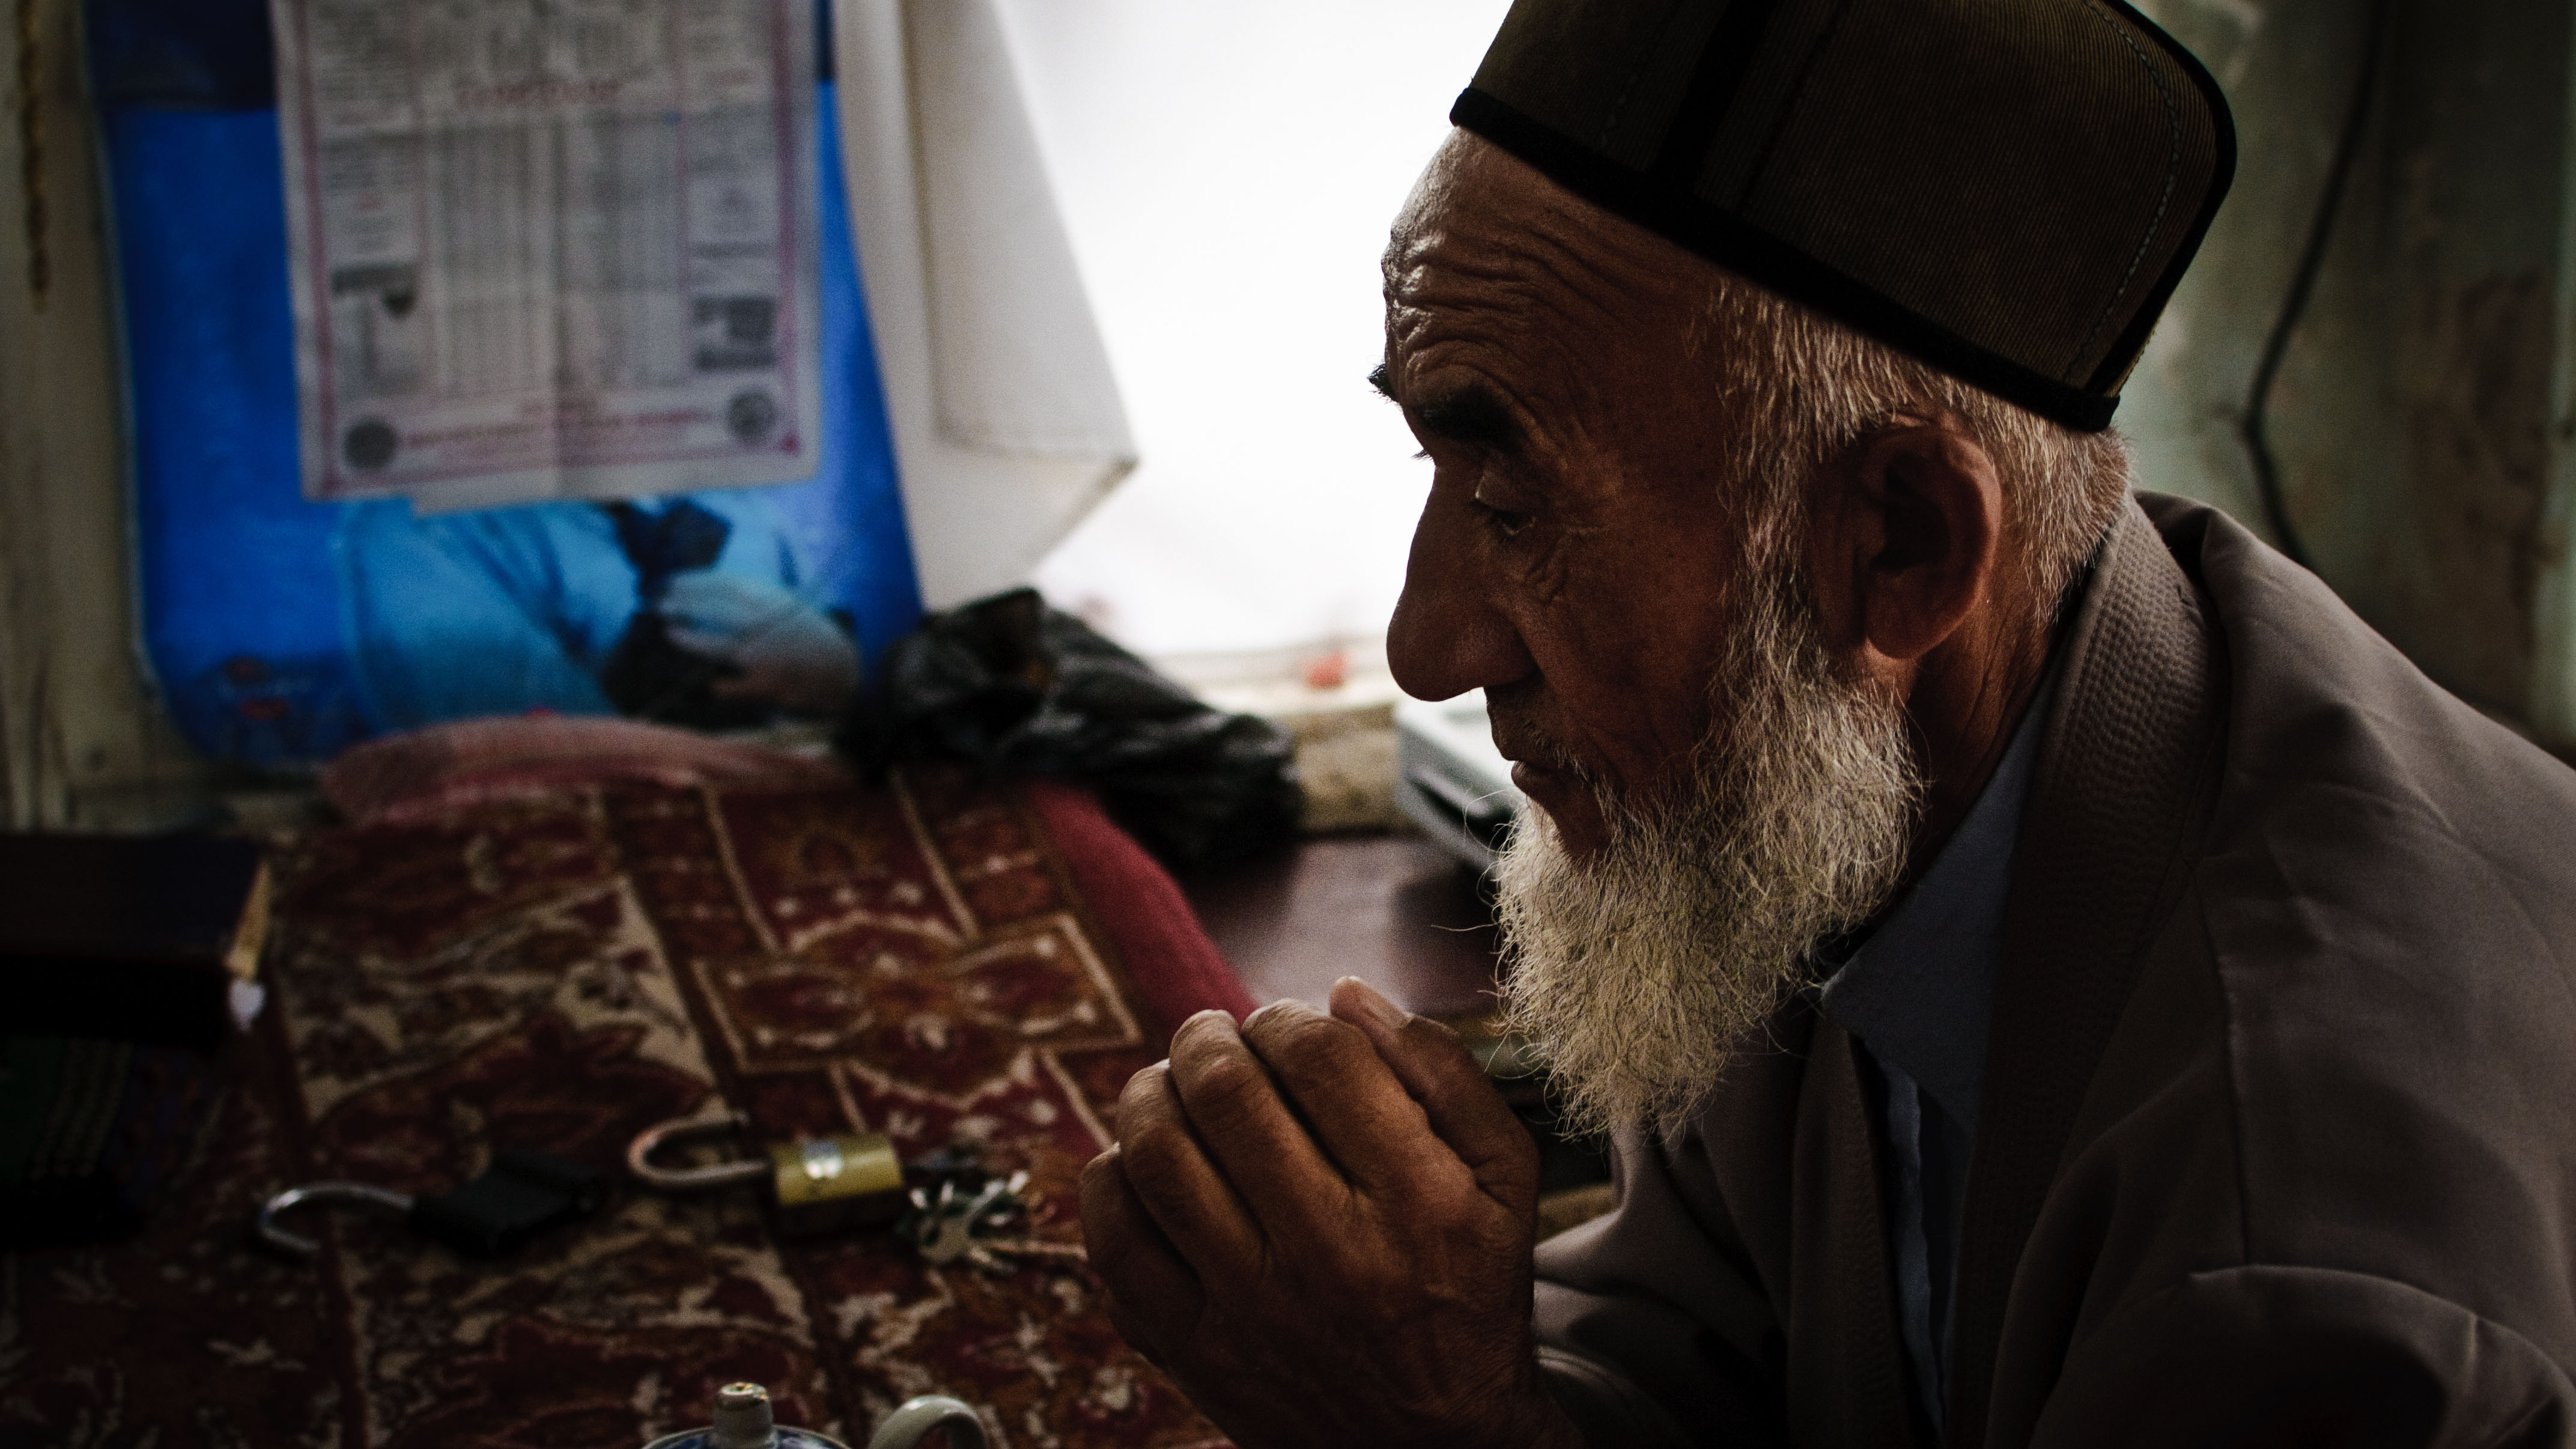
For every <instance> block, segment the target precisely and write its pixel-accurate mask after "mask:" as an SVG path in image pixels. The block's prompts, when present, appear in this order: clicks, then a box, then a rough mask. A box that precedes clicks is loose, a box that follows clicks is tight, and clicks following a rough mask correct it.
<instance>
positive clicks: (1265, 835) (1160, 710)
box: [842, 589, 1305, 865]
mask: <svg viewBox="0 0 2576 1449" xmlns="http://www.w3.org/2000/svg"><path fill="white" fill-rule="evenodd" d="M881 672H882V682H881V684H880V686H879V688H878V689H877V691H876V693H875V694H874V695H873V696H872V697H871V698H870V699H869V700H868V702H867V703H866V704H864V705H863V706H862V707H861V708H860V710H859V711H858V713H857V714H856V715H855V716H854V717H853V719H852V721H851V723H850V726H849V727H848V729H847V730H845V731H844V733H843V736H842V742H843V745H844V748H845V751H846V753H848V754H849V755H850V756H851V757H852V759H853V761H854V762H855V763H857V764H858V765H859V766H860V767H861V768H863V769H882V768H884V767H885V766H887V765H892V764H904V763H917V762H923V761H932V760H964V761H969V762H972V763H974V764H975V765H978V766H980V767H982V768H983V769H984V770H985V771H986V772H987V773H990V774H1000V775H1007V776H1013V777H1026V776H1052V777H1055V778H1059V779H1066V780H1073V781H1077V782H1079V783H1081V784H1084V785H1087V786H1089V787H1090V788H1091V789H1092V790H1093V791H1094V792H1096V793H1097V794H1098V795H1099V797H1100V801H1101V803H1102V804H1103V805H1104V806H1106V807H1107V808H1108V810H1109V814H1110V816H1111V817H1112V818H1114V819H1115V820H1116V821H1117V822H1118V823H1119V825H1120V826H1122V827H1124V828H1125V829H1126V830H1127V831H1128V833H1130V834H1132V835H1134V836H1135V837H1136V839H1137V840H1138V841H1139V842H1140V843H1142V844H1143V845H1144V846H1145V848H1146V849H1148V850H1151V851H1152V852H1153V853H1154V854H1155V855H1157V856H1159V857H1161V858H1162V859H1163V860H1164V861H1165V862H1166V863H1167V864H1172V865H1197V864H1203V863H1206V862H1209V861H1215V860H1227V859H1232V858H1234V857H1237V856H1242V855H1249V854H1251V853H1253V852H1255V851H1257V850H1260V849H1262V848H1263V847H1265V846H1268V845H1272V844H1275V843H1277V842H1278V841H1281V840H1284V839H1286V838H1287V837H1288V836H1290V835H1293V834H1294V833H1295V832H1296V829H1297V822H1298V818H1299V816H1300V815H1301V814H1302V813H1303V810H1304V806H1305V797H1304V795H1303V793H1302V792H1301V791H1300V789H1299V788H1298V784H1297V776H1296V770H1295V766H1294V755H1295V748H1294V745H1293V743H1292V742H1291V740H1290V739H1289V737H1288V732H1287V731H1286V730H1283V729H1281V728H1280V727H1279V726H1277V725H1275V724H1273V723H1271V722H1270V721H1268V720H1265V719H1261V718H1258V717H1256V716H1253V715H1246V714H1227V713H1224V712H1223V711H1221V710H1217V709H1213V708H1211V707H1209V706H1208V705H1207V704H1205V703H1203V702H1202V701H1200V700H1199V699H1198V698H1197V697H1196V696H1195V695H1192V694H1191V693H1190V692H1189V691H1188V690H1186V689H1184V688H1182V687H1181V686H1180V685H1178V684H1175V683H1173V682H1172V681H1171V680H1169V679H1166V678H1164V677H1163V676H1162V675H1160V674H1157V673H1155V672H1154V670H1153V667H1152V666H1150V665H1148V664H1147V663H1145V661H1143V660H1141V659H1139V658H1137V657H1136V656H1135V655H1133V654H1130V653H1128V652H1127V651H1126V650H1124V649H1121V648H1119V647H1118V646H1117V645H1115V644H1112V643H1110V642H1109V641H1108V640H1107V639H1104V638H1102V637H1101V636H1100V635H1099V634H1097V633H1095V632H1093V631H1092V629H1091V627H1090V626H1089V625H1086V624H1084V623H1083V622H1082V621H1081V620H1080V619H1077V618H1075V617H1074V616H1072V615H1071V614H1068V613H1065V612H1064V611H1063V610H1061V609H1053V608H1049V607H1047V604H1046V602H1045V601H1044V600H1043V599H1041V598H1039V596H1038V594H1037V591H1036V590H1034V589H1014V590H1012V591H1011V592H1009V593H1006V594H996V595H994V596H993V597H991V598H989V599H983V600H979V601H977V602H975V603H972V604H967V605H964V606H962V607H959V608H956V609H951V610H949V611H948V612H947V613H944V614H937V615H933V616H932V617H931V618H930V619H929V620H927V621H925V622H924V623H923V624H922V626H921V627H920V629H918V630H916V631H915V632H913V633H912V634H910V635H907V636H906V637H904V638H903V639H900V640H898V641H896V643H895V644H894V645H893V647H891V648H889V649H888V650H887V651H886V656H885V663H884V665H883V668H882V671H881Z"/></svg>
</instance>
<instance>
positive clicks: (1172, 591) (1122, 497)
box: [1001, 0, 1509, 655]
mask: <svg viewBox="0 0 2576 1449" xmlns="http://www.w3.org/2000/svg"><path fill="white" fill-rule="evenodd" d="M1507 8H1509V7H1508V4H1507V3H1506V0H1297V3H1293V4H1291V3H1284V0H1259V3H1245V0H1002V4H1001V12H1002V19H1003V26H1004V30H1005V32H1006V33H1007V35H1008V37H1009V41H1010V44H1011V48H1012V52H1013V57H1014V60H1015V61H1016V63H1017V66H1018V68H1019V71H1020V75H1021V78H1022V80H1023V82H1024V84H1025V86H1026V88H1027V96H1028V101H1029V108H1030V112H1031V114H1032V116H1033V118H1034V120H1035V122H1036V126H1037V132H1038V140H1039V145H1040V148H1041V150H1042V151H1043V152H1044V154H1045V157H1046V161H1047V167H1048V170H1049V172H1050V174H1051V176H1052V179H1053V181H1054V183H1055V187H1056V200H1057V203H1058V205H1059V207H1060V208H1061V210H1062V212H1063V215H1064V220H1065V224H1066V227H1067V229H1068V230H1069V231H1070V232H1071V234H1072V238H1073V248H1074V254H1075V257H1076V260H1077V262H1078V263H1079V265H1080V267H1081V270H1082V274H1083V278H1084V280H1085V282H1086V283H1087V284H1088V286H1089V288H1090V290H1091V300H1092V304H1093V306H1094V307H1095V308H1096V309H1097V313H1098V316H1099V319H1100V326H1101V330H1102V333H1103V334H1104V336H1105V338H1106V340H1107V343H1108V348H1109V357H1110V362H1111V365H1112V367H1113V368H1114V369H1115V371H1116V373H1117V376H1118V381H1119V386H1120V388H1121V390H1122V392H1123V393H1124V395H1125V401H1126V405H1127V411H1128V417H1129V420H1130V422H1131V424H1132V425H1133V427H1134V430H1135V434H1136V442H1137V445H1138V449H1139V452H1140V453H1141V455H1142V457H1143V463H1142V465H1141V466H1140V467H1138V469H1137V470H1136V472H1135V474H1134V475H1133V476H1132V477H1130V478H1129V480H1128V481H1127V483H1126V485H1125V486H1124V487H1122V488H1121V489H1120V490H1119V491H1118V492H1117V493H1116V494H1114V495H1112V496H1111V497H1110V499H1109V500H1108V501H1107V502H1106V503H1104V504H1102V505H1101V507H1100V509H1099V510H1098V512H1096V513H1094V514H1093V515H1092V516H1091V518H1090V519H1088V520H1087V521H1086V522H1085V523H1084V524H1083V526H1082V527H1081V528H1080V529H1079V530H1078V531H1076V532H1075V533H1074V534H1073V535H1072V537H1071V538H1069V539H1068V540H1067V541H1066V542H1065V543H1064V545H1063V546H1062V547H1060V548H1059V549H1058V550H1057V551H1056V552H1055V553H1054V554H1053V555H1052V556H1051V557H1050V558H1049V559H1048V561H1047V562H1046V564H1045V565H1044V566H1043V567H1042V568H1041V569H1040V570H1039V573H1038V583H1039V585H1040V586H1041V587H1042V588H1044V589H1045V590H1046V592H1047V593H1048V595H1049V596H1050V597H1051V598H1053V599H1055V600H1056V601H1057V602H1058V603H1060V604H1063V605H1065V606H1067V607H1072V608H1075V609H1077V610H1078V611H1080V612H1083V613H1085V614H1086V615H1089V616H1091V617H1092V618H1093V619H1094V620H1095V622H1099V623H1101V624H1103V625H1104V626H1105V627H1107V628H1108V630H1109V631H1110V632H1111V633H1112V634H1114V635H1115V636H1116V637H1118V638H1119V639H1121V640H1122V641H1123V642H1125V643H1127V644H1128V645H1129V646H1130V647H1133V648H1136V649H1139V650H1141V651H1143V652H1145V653H1148V654H1154V655H1172V654H1200V653H1215V652H1232V651H1248V650H1256V649H1261V650H1266V649H1276V648H1282V647H1291V646H1297V645H1302V644H1307V643H1313V642H1319V641H1325V640H1338V639H1362V640H1369V641H1372V642H1373V641H1374V640H1375V639H1376V638H1377V637H1379V636H1382V635H1383V633H1384V630H1385V627H1386V620H1387V616H1388V614H1389V613H1390V612H1391V611H1392V609H1393V608H1394V604H1395V598H1396V594H1397V592H1398V591H1399V590H1400V589H1401V588H1402V586H1403V582H1404V554H1405V546H1406V543H1407V541H1408V540H1409V539H1410V537H1411V535H1412V529H1413V520H1414V517H1415V515H1416V514H1417V513H1418V512H1419V511H1420V509H1421V506H1422V498H1423V494H1424V492H1425V491H1426V490H1427V489H1428V487H1429V486H1430V472H1429V468H1430V465H1429V464H1427V463H1422V462H1417V461H1415V460H1414V458H1413V453H1414V444H1413V441H1412V437H1411V435H1410V434H1409V433H1407V432H1406V431H1405V427H1404V423H1403V420H1402V418H1401V417H1400V416H1399V415H1398V414H1397V412H1396V410H1395V409H1394V407H1393V406H1391V405H1389V404H1388V403H1386V402H1385V401H1383V400H1382V399H1380V398H1379V397H1378V396H1377V395H1376V394H1375V393H1374V392H1372V391H1371V390H1370V388H1369V386H1368V384H1367V383H1366V382H1365V381H1364V378H1365V376H1366V374H1367V372H1368V370H1369V368H1371V367H1372V366H1374V365H1376V362H1377V359H1378V356H1379V353H1380V340H1379V337H1380V333H1379V326H1380V317H1379V301H1378V276H1377V258H1378V253H1379V251H1380V249H1381V248H1382V247H1383V246H1384V245H1385V241H1386V229H1387V223H1388V222H1389V221H1391V220H1392V219H1393V218H1394V215H1395V211H1396V208H1397V207H1398V206H1399V205H1401V204H1402V202H1403V200H1404V196H1405V193H1406V191H1407V190H1408V189H1409V188H1410V187H1411V185H1412V183H1413V178H1414V176H1415V175H1416V174H1417V173H1418V172H1419V171H1420V170H1421V168H1422V165H1423V163H1424V161H1425V160H1427V159H1428V158H1429V156H1430V154H1431V152H1432V150H1433V148H1434V147H1436V146H1438V145H1439V144H1440V140H1441V138H1442V137H1443V136H1445V135H1446V134H1447V133H1448V129H1449V122H1448V113H1449V103H1450V102H1451V101H1452V100H1454V99H1455V98H1456V96H1457V94H1458V92H1459V90H1460V89H1462V88H1463V87H1464V86H1465V85H1466V84H1467V81H1468V78H1469V77H1470V76H1472V75H1473V74H1474V73H1475V69H1476V63H1477V61H1479V60H1480V59H1482V58H1483V55H1484V51H1485V46H1486V44H1487V43H1488V42H1489V41H1491V40H1492V39H1493V34H1494V31H1495V29H1496V27H1498V26H1499V25H1500V24H1501V23H1502V17H1503V12H1504V11H1505V10H1506V9H1507Z"/></svg>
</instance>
